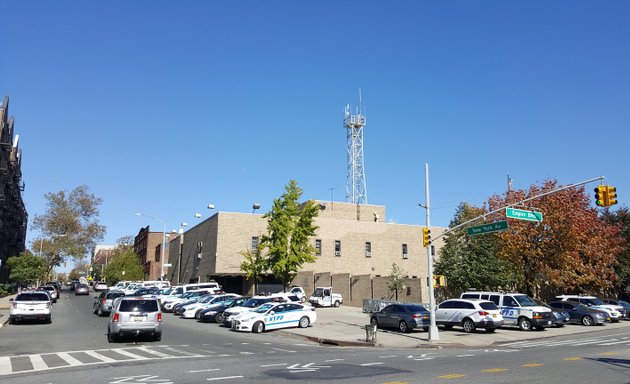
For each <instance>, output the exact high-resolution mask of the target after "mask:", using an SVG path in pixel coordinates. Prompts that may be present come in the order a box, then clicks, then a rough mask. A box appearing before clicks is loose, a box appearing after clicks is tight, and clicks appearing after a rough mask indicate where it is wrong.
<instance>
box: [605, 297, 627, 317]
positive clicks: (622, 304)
mask: <svg viewBox="0 0 630 384" xmlns="http://www.w3.org/2000/svg"><path fill="white" fill-rule="evenodd" d="M602 301H603V302H604V303H606V304H612V305H618V306H620V307H622V308H623V316H622V317H623V318H624V319H626V320H628V319H630V303H628V302H627V301H625V300H619V299H603V300H602Z"/></svg>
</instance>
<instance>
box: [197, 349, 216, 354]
mask: <svg viewBox="0 0 630 384" xmlns="http://www.w3.org/2000/svg"><path fill="white" fill-rule="evenodd" d="M199 351H200V352H208V353H216V352H215V351H209V350H207V349H200V350H199Z"/></svg>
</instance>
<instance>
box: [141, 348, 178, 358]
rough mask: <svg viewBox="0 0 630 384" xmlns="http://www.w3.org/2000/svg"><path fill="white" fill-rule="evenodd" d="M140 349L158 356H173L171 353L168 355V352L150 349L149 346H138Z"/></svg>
mask: <svg viewBox="0 0 630 384" xmlns="http://www.w3.org/2000/svg"><path fill="white" fill-rule="evenodd" d="M138 349H139V350H140V351H142V352H146V353H148V354H150V355H154V356H157V357H171V355H167V354H166V353H162V352H158V351H154V350H152V349H149V348H147V347H138Z"/></svg>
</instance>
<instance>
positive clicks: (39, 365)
mask: <svg viewBox="0 0 630 384" xmlns="http://www.w3.org/2000/svg"><path fill="white" fill-rule="evenodd" d="M31 364H33V370H34V371H41V370H42V369H46V368H48V365H46V363H45V362H44V359H42V355H31Z"/></svg>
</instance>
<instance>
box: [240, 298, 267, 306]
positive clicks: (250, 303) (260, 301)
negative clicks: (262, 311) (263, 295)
mask: <svg viewBox="0 0 630 384" xmlns="http://www.w3.org/2000/svg"><path fill="white" fill-rule="evenodd" d="M268 301H269V299H254V298H252V299H249V300H247V301H246V302H245V303H243V305H242V306H243V307H248V308H254V307H257V306H259V305H261V304H264V303H266V302H268Z"/></svg>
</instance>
